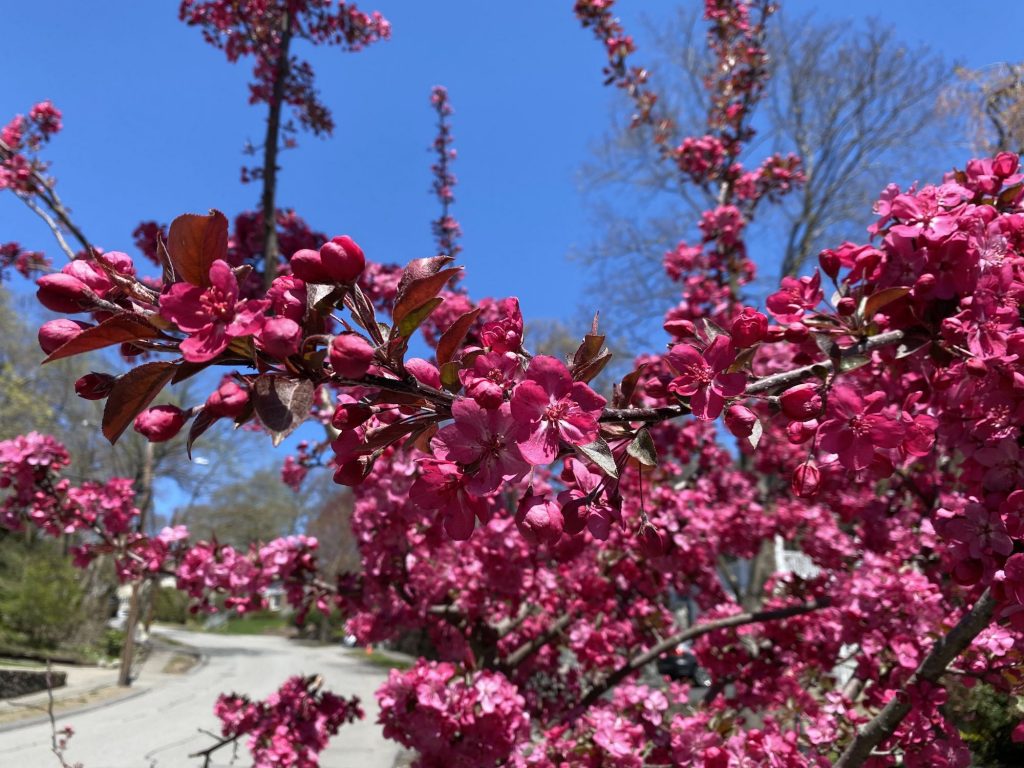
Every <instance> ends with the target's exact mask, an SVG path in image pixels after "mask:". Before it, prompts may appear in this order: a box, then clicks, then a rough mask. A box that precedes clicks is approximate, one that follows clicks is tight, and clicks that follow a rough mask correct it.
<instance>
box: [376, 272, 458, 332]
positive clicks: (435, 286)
mask: <svg viewBox="0 0 1024 768" xmlns="http://www.w3.org/2000/svg"><path fill="white" fill-rule="evenodd" d="M461 271H462V269H461V268H460V267H452V268H451V269H442V270H441V271H440V272H437V273H435V274H433V275H429V276H427V277H420V278H416V279H415V280H411V281H409V284H408V285H407V286H406V287H405V290H399V292H398V294H397V297H396V299H395V308H394V310H393V311H392V312H391V319H392V321H393V322H394V324H395V325H396V326H397V325H398V324H399V323H401V322H402V320H404V319H405V316H406V315H408V314H409V313H410V312H412V311H413V310H414V309H416V308H417V307H422V306H423V305H424V304H426V303H427V302H428V301H430V300H431V299H432V298H434V297H435V296H437V294H438V293H440V291H441V289H442V288H444V286H445V283H447V282H448V281H449V280H451V279H452V278H453V277H455V276H456V275H457V274H459V272H461Z"/></svg>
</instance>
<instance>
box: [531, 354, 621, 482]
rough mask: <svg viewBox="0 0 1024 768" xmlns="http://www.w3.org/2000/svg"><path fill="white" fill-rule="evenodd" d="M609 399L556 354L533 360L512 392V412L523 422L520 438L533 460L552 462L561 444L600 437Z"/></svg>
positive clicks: (587, 440) (589, 441)
mask: <svg viewBox="0 0 1024 768" xmlns="http://www.w3.org/2000/svg"><path fill="white" fill-rule="evenodd" d="M605 402H606V401H605V399H604V398H603V397H601V396H600V395H599V394H597V393H596V392H594V390H592V389H591V388H590V387H588V386H587V385H586V384H584V383H583V382H581V381H573V380H572V376H571V375H570V373H569V369H568V368H566V367H565V366H564V365H562V363H560V362H559V361H558V360H556V359H555V358H553V357H548V356H546V355H538V356H537V357H535V358H533V359H532V360H531V361H530V365H529V367H528V368H527V369H526V378H525V379H524V380H523V381H521V382H520V383H519V386H517V387H516V390H515V393H514V394H513V395H512V416H513V417H515V420H516V422H517V423H518V425H519V428H518V431H519V436H518V438H517V441H518V443H519V449H520V451H521V452H522V454H523V458H524V459H526V460H527V461H528V462H530V463H531V464H550V463H551V462H552V461H554V460H555V456H557V455H558V450H559V444H560V442H561V441H563V440H564V441H565V442H567V443H569V444H570V445H586V444H587V443H592V442H593V441H594V440H596V439H597V426H598V425H597V420H598V418H599V417H600V416H601V411H602V410H603V409H604V406H605Z"/></svg>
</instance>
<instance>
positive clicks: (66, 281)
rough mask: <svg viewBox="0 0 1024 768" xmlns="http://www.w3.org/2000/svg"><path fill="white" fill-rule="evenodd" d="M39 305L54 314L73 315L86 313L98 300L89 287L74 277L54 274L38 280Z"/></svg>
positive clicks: (37, 294)
mask: <svg viewBox="0 0 1024 768" xmlns="http://www.w3.org/2000/svg"><path fill="white" fill-rule="evenodd" d="M36 285H37V286H39V290H37V291H36V298H37V299H39V303H40V304H42V305H43V306H44V307H46V308H47V309H51V310H53V311H54V312H63V313H67V314H73V313H75V312H84V311H85V310H87V309H89V307H90V306H92V304H93V303H94V302H95V300H96V294H95V293H94V292H93V291H92V289H91V288H89V286H87V285H86V284H85V283H83V282H82V281H81V280H79V279H78V278H77V277H74V276H73V275H69V274H66V273H64V272H54V273H53V274H50V275H43V276H42V277H40V278H39V279H38V280H36Z"/></svg>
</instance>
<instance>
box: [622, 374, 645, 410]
mask: <svg viewBox="0 0 1024 768" xmlns="http://www.w3.org/2000/svg"><path fill="white" fill-rule="evenodd" d="M646 367H647V363H641V364H640V367H639V368H637V369H636V370H635V371H631V372H630V373H627V374H626V375H625V376H623V377H622V383H621V384H618V385H617V386H616V387H615V405H616V406H618V407H619V408H628V407H629V403H630V401H632V399H633V393H634V392H636V385H637V383H638V382H639V381H640V374H641V373H643V370H644V368H646Z"/></svg>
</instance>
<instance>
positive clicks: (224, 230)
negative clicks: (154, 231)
mask: <svg viewBox="0 0 1024 768" xmlns="http://www.w3.org/2000/svg"><path fill="white" fill-rule="evenodd" d="M167 253H168V257H169V258H170V261H171V266H172V267H173V268H174V273H175V276H176V277H177V279H178V280H184V281H185V282H187V283H192V285H201V286H204V287H205V286H208V285H209V284H210V265H211V264H213V262H214V261H216V260H217V259H226V258H227V254H228V220H227V218H225V216H224V214H223V213H221V212H220V211H214V210H211V211H210V213H209V215H207V216H200V215H199V214H197V213H186V214H185V215H183V216H179V217H178V218H176V219H175V220H174V221H172V222H171V228H170V230H168V232H167Z"/></svg>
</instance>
